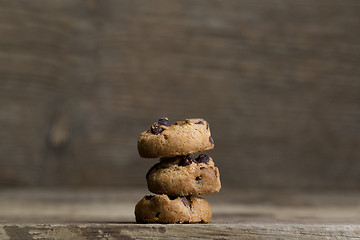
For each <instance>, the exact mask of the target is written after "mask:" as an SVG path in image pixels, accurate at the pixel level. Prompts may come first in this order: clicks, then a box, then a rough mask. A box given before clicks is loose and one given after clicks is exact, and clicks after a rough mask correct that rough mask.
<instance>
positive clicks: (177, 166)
mask: <svg viewBox="0 0 360 240" xmlns="http://www.w3.org/2000/svg"><path fill="white" fill-rule="evenodd" d="M146 180H147V185H148V188H149V191H150V192H153V193H159V194H167V195H170V196H189V195H205V194H211V193H215V192H218V191H219V190H220V188H221V182H220V173H219V169H218V168H217V167H215V166H214V161H213V160H212V158H211V157H209V156H208V155H205V154H201V155H199V157H197V158H196V159H194V158H192V157H191V156H179V157H174V158H165V159H164V158H163V159H161V160H160V162H159V163H157V164H155V165H154V166H153V167H152V168H151V169H150V170H149V171H148V173H147V174H146Z"/></svg>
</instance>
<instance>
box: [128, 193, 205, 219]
mask: <svg viewBox="0 0 360 240" xmlns="http://www.w3.org/2000/svg"><path fill="white" fill-rule="evenodd" d="M135 217H136V222H138V223H208V222H210V221H211V208H210V205H209V203H208V202H207V201H206V200H205V199H203V198H201V197H195V196H190V197H169V196H167V195H155V196H145V197H144V198H143V199H141V200H140V202H138V204H136V206H135Z"/></svg>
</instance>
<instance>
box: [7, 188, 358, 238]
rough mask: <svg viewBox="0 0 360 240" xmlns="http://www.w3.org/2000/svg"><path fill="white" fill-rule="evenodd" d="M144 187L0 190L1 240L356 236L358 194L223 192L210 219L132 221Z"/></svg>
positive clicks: (212, 200) (213, 197)
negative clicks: (201, 221)
mask: <svg viewBox="0 0 360 240" xmlns="http://www.w3.org/2000/svg"><path fill="white" fill-rule="evenodd" d="M144 194H146V190H145V189H132V190H131V189H129V190H126V191H119V190H111V189H108V190H91V191H89V190H80V191H78V190H39V189H34V190H28V189H27V190H21V189H18V190H2V191H1V195H0V239H119V238H124V239H133V238H136V239H169V238H171V239H185V238H187V239H189V238H200V239H234V238H236V239H359V238H360V237H359V236H360V225H359V223H360V214H359V206H360V205H359V204H360V202H359V199H360V194H359V193H357V192H356V193H355V192H307V193H304V192H284V191H279V192H259V191H237V190H232V191H229V190H228V191H226V190H225V191H223V192H222V193H219V194H214V195H211V196H206V198H207V199H208V200H209V202H210V204H211V207H212V210H213V222H212V223H210V224H184V225H181V224H179V225H177V224H136V223H135V219H134V215H133V210H134V206H135V204H136V203H137V201H138V200H139V199H140V198H141V197H142V196H143V195H144Z"/></svg>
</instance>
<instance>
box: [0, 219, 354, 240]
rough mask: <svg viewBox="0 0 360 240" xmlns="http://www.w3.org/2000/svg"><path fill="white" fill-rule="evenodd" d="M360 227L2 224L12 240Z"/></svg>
mask: <svg viewBox="0 0 360 240" xmlns="http://www.w3.org/2000/svg"><path fill="white" fill-rule="evenodd" d="M359 234H360V226H359V225H336V224H335V225H321V224H317V225H309V224H216V225H215V224H208V225H203V224H198V225H190V224H189V225H174V224H168V225H163V224H148V225H146V224H121V223H120V224H37V225H36V224H5V225H4V224H0V238H1V239H4V240H11V239H169V238H171V239H189V238H192V239H274V240H275V239H277V240H281V239H284V240H285V239H286V240H288V239H348V240H349V239H359Z"/></svg>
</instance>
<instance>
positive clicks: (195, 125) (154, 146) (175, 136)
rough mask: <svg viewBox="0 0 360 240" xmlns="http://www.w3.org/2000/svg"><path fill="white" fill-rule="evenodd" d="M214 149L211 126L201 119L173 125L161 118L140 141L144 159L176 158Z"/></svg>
mask: <svg viewBox="0 0 360 240" xmlns="http://www.w3.org/2000/svg"><path fill="white" fill-rule="evenodd" d="M213 148H214V141H213V139H212V137H211V132H210V127H209V124H208V123H207V122H206V121H205V120H204V119H200V118H198V119H186V120H185V121H180V122H176V123H174V124H172V125H171V124H170V123H169V120H168V119H167V118H161V119H159V120H158V121H157V122H155V123H154V124H153V125H152V126H151V128H150V129H149V130H148V131H145V132H143V133H141V134H140V137H139V139H138V151H139V154H140V156H141V157H143V158H164V157H175V156H180V155H188V154H193V153H197V152H202V151H205V150H209V149H213Z"/></svg>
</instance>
